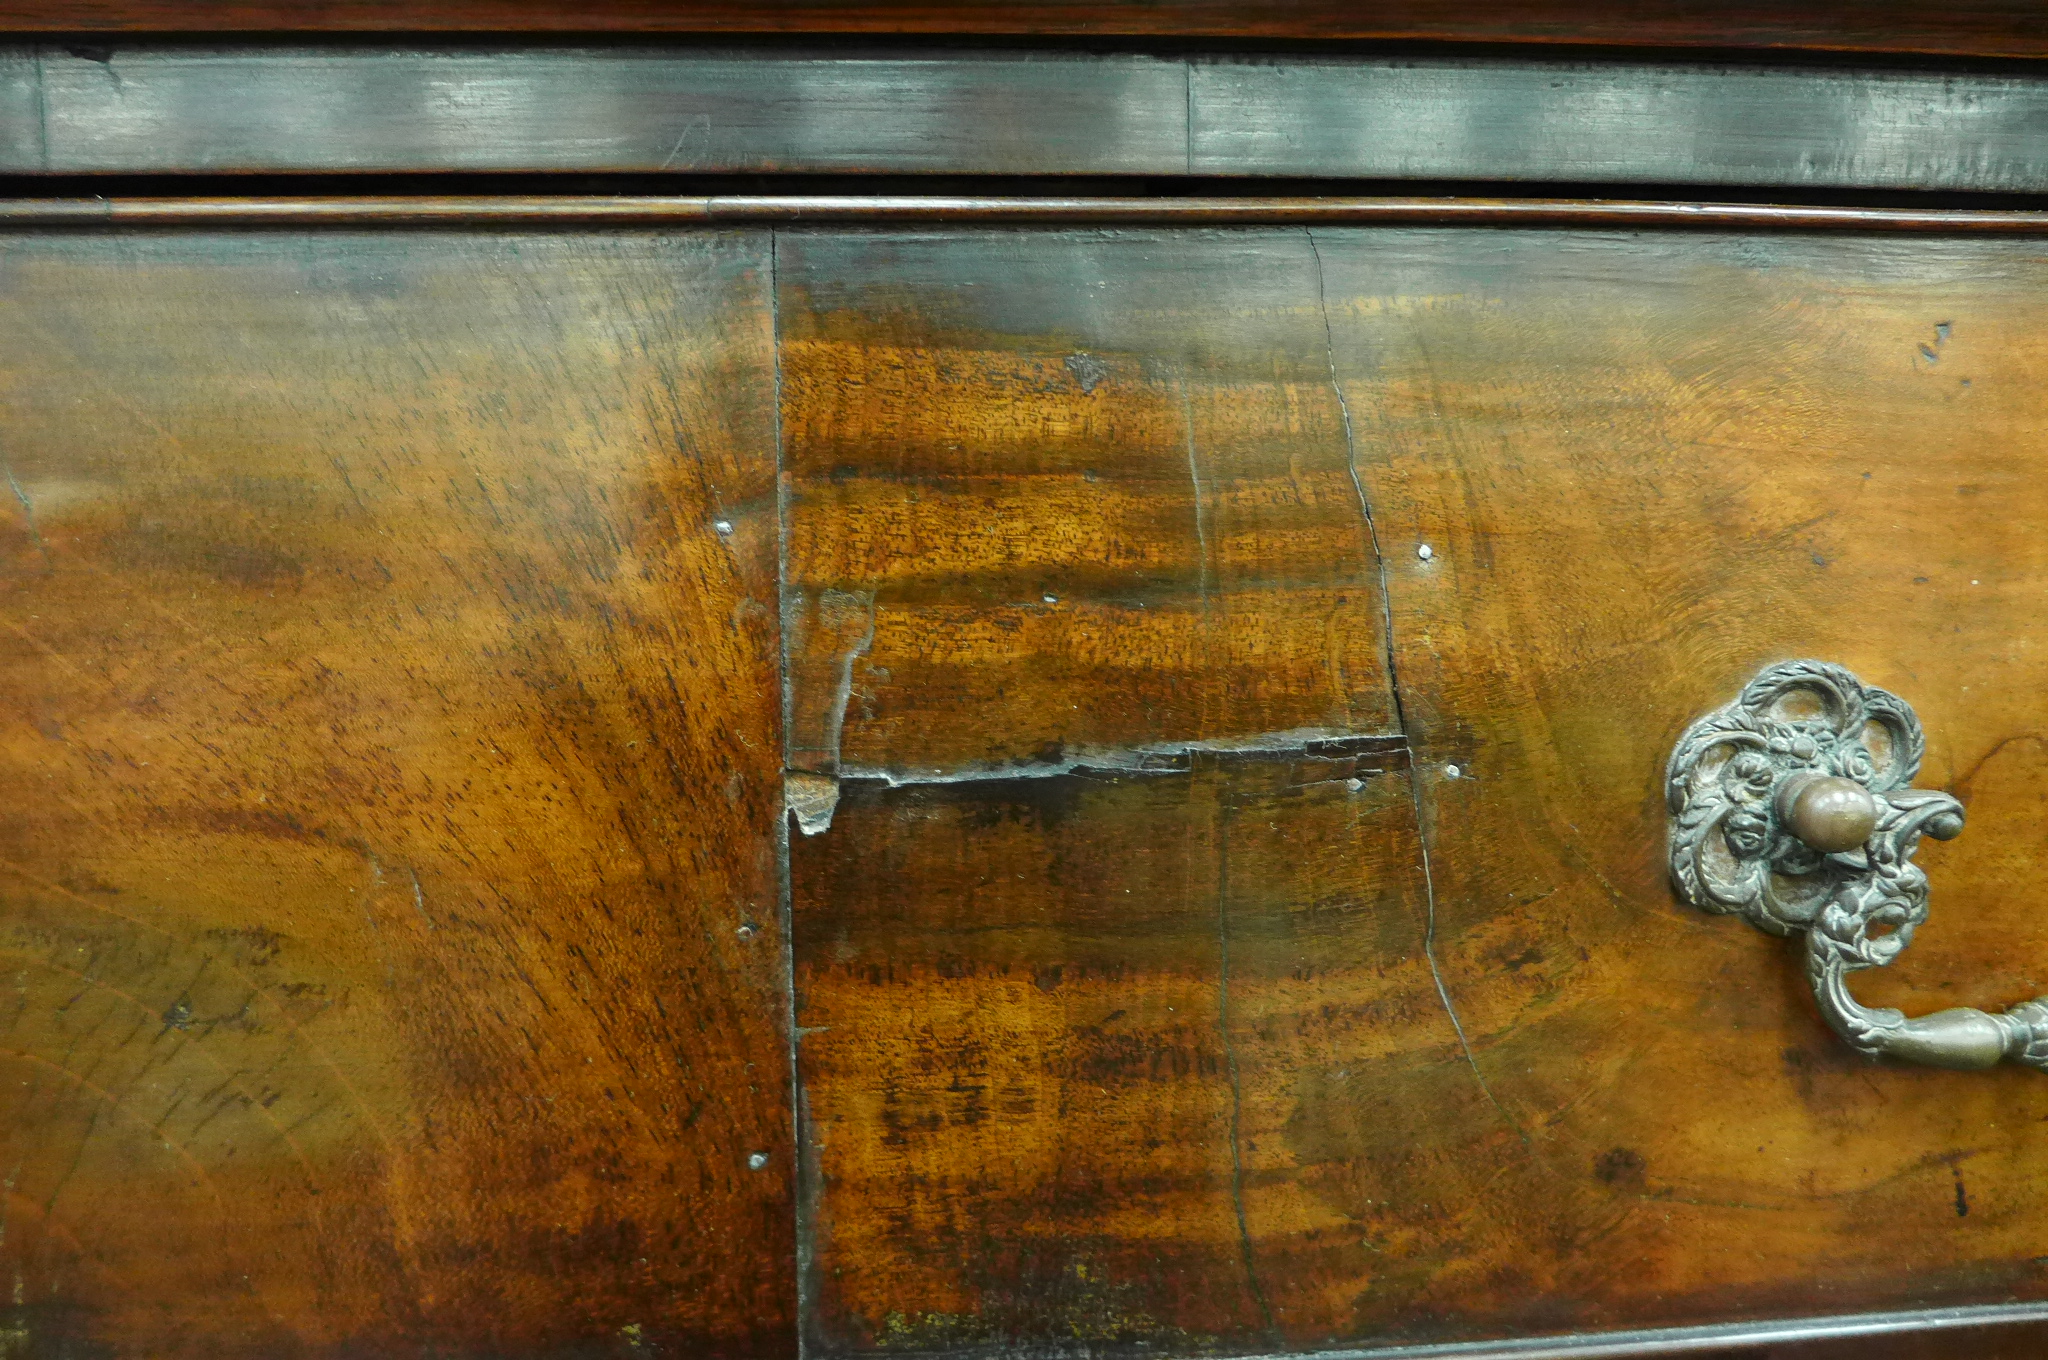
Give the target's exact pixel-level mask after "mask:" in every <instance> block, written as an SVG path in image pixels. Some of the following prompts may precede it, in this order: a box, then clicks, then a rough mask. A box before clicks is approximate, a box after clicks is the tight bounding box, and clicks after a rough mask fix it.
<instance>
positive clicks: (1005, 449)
mask: <svg viewBox="0 0 2048 1360" xmlns="http://www.w3.org/2000/svg"><path fill="white" fill-rule="evenodd" d="M1162 244H1163V243H1162V242H1160V241H1158V240H1157V239H1148V240H1124V239H1120V238H1116V237H1107V238H1093V239H1091V238H1088V237H1083V236H1075V235H1068V234H1058V235H1052V236H1048V235H1045V234H1034V235H1027V236H1016V235H1011V234H1008V233H1002V234H997V233H990V234H987V235H982V236H974V237H961V236H958V235H946V236H941V237H937V238H932V237H926V236H920V235H916V234H907V235H865V234H830V235H813V234H797V233H792V234H788V235H785V236H782V237H781V238H780V239H779V243H778V247H777V280H778V290H779V295H780V303H779V309H778V311H779V317H780V325H781V340H782V348H781V364H782V394H783V425H782V433H783V445H784V447H783V467H784V483H785V489H786V494H787V498H788V509H787V521H788V566H787V587H788V591H787V597H786V600H785V610H786V611H787V614H788V633H787V638H786V642H787V645H788V647H789V650H790V656H791V666H790V674H791V680H792V685H793V691H794V693H793V697H792V701H791V714H790V730H789V742H790V749H791V753H792V764H793V765H795V766H797V767H798V768H804V769H820V770H829V769H833V768H837V767H840V766H843V767H845V768H847V769H848V770H850V771H870V772H886V773H889V774H893V775H897V776H899V777H900V776H914V777H918V778H927V779H928V778H933V777H944V776H950V775H956V774H960V773H969V772H975V771H988V770H1001V769H1005V768H1009V767H1014V766H1019V765H1024V766H1034V767H1039V766H1047V765H1055V766H1056V765H1058V764H1059V763H1061V762H1068V761H1073V760H1077V759H1086V760H1099V759H1101V758H1103V757H1104V756H1106V755H1116V754H1117V753H1122V752H1127V751H1129V750H1130V749H1131V748H1140V747H1146V746H1152V745H1159V744H1166V745H1169V746H1171V745H1174V744H1181V745H1185V744H1188V743H1210V744H1220V745H1236V744H1247V743H1266V742H1277V743H1279V744H1283V745H1299V744H1301V742H1303V741H1306V740H1310V739H1313V738H1316V737H1322V736H1329V735H1342V736H1354V735H1362V734H1374V733H1386V732H1390V731H1393V730H1394V729H1395V718H1394V706H1393V699H1392V694H1391V691H1390V690H1389V688H1388V684H1387V675H1386V649H1385V637H1384V632H1383V629H1384V622H1385V614H1384V610H1383V608H1382V602H1381V599H1380V595H1379V581H1378V576H1377V568H1376V564H1375V562H1374V560H1373V557H1372V544H1371V538H1370V533H1369V526H1368V525H1367V523H1366V522H1365V520H1364V517H1363V515H1362V514H1361V508H1360V504H1359V499H1358V488H1357V485H1356V484H1355V483H1354V481H1353V480H1352V477H1351V470H1350V465H1349V463H1348V462H1347V461H1346V459H1345V457H1344V442H1343V422H1344V419H1345V415H1344V411H1343V409H1342V407H1341V405H1340V404H1339V403H1338V401H1337V399H1336V394H1335V393H1334V392H1333V391H1332V389H1331V387H1330V384H1329V379H1328V355H1327V353H1326V351H1325V349H1324V346H1323V345H1322V342H1321V338H1320V337H1319V336H1317V335H1315V334H1312V333H1310V332H1306V331H1304V330H1303V329H1302V328H1301V327H1300V325H1299V324H1298V319H1297V318H1296V317H1295V316H1294V314H1293V312H1292V303H1293V302H1294V300H1295V299H1297V298H1298V297H1300V296H1301V295H1302V290H1304V289H1306V288H1309V287H1311V286H1312V285H1313V280H1314V260H1313V257H1312V256H1311V254H1310V253H1309V250H1308V247H1307V243H1306V240H1305V239H1304V238H1302V237H1299V236H1296V237H1294V238H1292V245H1291V248H1289V249H1284V250H1277V251H1276V250H1275V249H1273V248H1272V245H1271V242H1270V239H1269V238H1265V237H1239V236H1235V235H1224V236H1213V237H1207V238H1199V239H1196V238H1184V239H1181V240H1177V241H1173V242H1172V243H1171V245H1170V247H1169V248H1161V247H1162ZM990 316H995V317H999V318H1001V320H1002V323H1003V324H1001V325H997V324H992V323H991V322H989V321H988V320H986V319H985V318H988V317H990Z"/></svg>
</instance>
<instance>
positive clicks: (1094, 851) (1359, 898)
mask: <svg viewBox="0 0 2048 1360" xmlns="http://www.w3.org/2000/svg"><path fill="white" fill-rule="evenodd" d="M1413 828H1414V821H1413V808H1412V803H1411V800H1410V797H1409V792H1408V783H1407V779H1406V776H1405V773H1404V772H1402V771H1401V770H1400V769H1399V768H1398V767H1397V768H1394V769H1392V770H1391V771H1389V772H1378V771H1376V770H1375V769H1374V767H1373V765H1372V764H1371V763H1370V762H1367V761H1361V760H1359V759H1358V758H1355V757H1351V758H1315V757H1306V758H1272V757H1249V758H1244V757H1240V758H1236V759H1230V758H1217V757H1213V756H1212V757H1198V758H1197V759H1196V762H1195V767H1194V768H1193V769H1192V770H1190V771H1187V772H1182V773H1164V772H1161V773H1153V774H1135V773H1131V772H1128V771H1122V772H1093V773H1080V774H1074V775H1063V776H1055V777H1037V778H1010V779H989V780H972V781H966V782H960V783H953V784H939V785H923V786H906V787H899V788H895V789H890V788H888V787H887V786H884V785H881V784H880V783H878V782H867V781H861V782H856V783H852V784H849V785H848V786H847V789H846V792H845V794H844V796H843V798H842V802H841V805H840V809H839V813H838V817H837V820H836V821H835V822H834V824H833V826H832V828H831V830H830V831H829V832H827V833H825V834H823V835H820V836H817V837H807V838H803V839H802V840H800V841H799V842H798V843H797V844H796V845H794V846H793V847H792V865H791V872H792V888H793V896H794V900H795V902H796V915H795V931H796V938H797V949H798V963H797V968H798V989H799V997H800V1002H801V1007H800V1023H801V1024H802V1025H803V1026H804V1035H805V1038H804V1040H803V1044H802V1048H801V1054H802V1057H801V1065H802V1069H803V1074H804V1079H805V1097H806V1109H807V1112H808V1115H809V1124H808V1128H809V1134H808V1140H809V1146H810V1147H811V1149H812V1152H811V1156H812V1157H813V1158H814V1159H815V1162H816V1168H817V1176H818V1182H819V1185H818V1192H817V1199H816V1201H815V1203H814V1206H813V1208H812V1212H811V1225H812V1233H813V1241H814V1253H815V1254H814V1257H813V1261H814V1266H813V1269H814V1272H815V1283H814V1288H813V1291H812V1297H813V1299H814V1307H815V1312H814V1313H813V1314H812V1316H811V1317H810V1318H809V1319H808V1326H809V1329H810V1335H811V1338H812V1343H813V1345H814V1346H815V1347H816V1348H817V1350H818V1351H819V1352H820V1353H824V1354H845V1353H851V1352H864V1351H869V1350H912V1351H921V1350H947V1349H952V1348H959V1347H970V1348H973V1349H974V1350H976V1351H977V1352H980V1353H987V1354H996V1353H1007V1348H1012V1347H1018V1346H1024V1347H1053V1346H1073V1345H1076V1344H1085V1345H1090V1346H1098V1347H1104V1348H1108V1349H1111V1350H1116V1351H1124V1350H1158V1349H1164V1350H1166V1351H1168V1352H1171V1353H1188V1352H1193V1351H1199V1350H1205V1349H1208V1348H1210V1347H1212V1346H1214V1345H1215V1344H1217V1343H1218V1342H1219V1341H1222V1342H1225V1343H1226V1344H1232V1345H1235V1346H1262V1347H1277V1346H1281V1345H1285V1344H1289V1343H1292V1342H1294V1341H1296V1340H1298V1339H1299V1338H1301V1337H1302V1336H1304V1335H1308V1334H1312V1332H1313V1329H1314V1328H1316V1327H1318V1326H1321V1325H1326V1323H1327V1320H1328V1319H1329V1318H1331V1317H1332V1316H1337V1317H1342V1316H1345V1315H1347V1314H1348V1312H1349V1310H1350V1308H1351V1306H1352V1300H1351V1296H1352V1295H1353V1294H1354V1293H1355V1292H1356V1291H1357V1290H1358V1289H1359V1288H1361V1287H1362V1286H1363V1284H1364V1282H1363V1281H1361V1280H1360V1279H1359V1278H1358V1277H1357V1276H1356V1274H1355V1273H1354V1271H1353V1269H1352V1266H1351V1263H1354V1262H1356V1261H1358V1260H1359V1259H1360V1258H1361V1257H1363V1256H1365V1255H1367V1254H1369V1253H1370V1252H1372V1251H1374V1250H1378V1249H1379V1248H1380V1247H1381V1246H1382V1245H1383V1244H1388V1243H1392V1242H1398V1241H1404V1240H1406V1239H1408V1238H1409V1237H1411V1236H1412V1235H1414V1234H1415V1233H1417V1232H1418V1231H1422V1232H1427V1222H1428V1220H1429V1218H1430V1217H1431V1214H1432V1211H1431V1210H1429V1209H1426V1208H1424V1207H1422V1206H1423V1205H1424V1204H1425V1203H1427V1202H1431V1201H1436V1200H1437V1190H1438V1187H1441V1186H1445V1185H1446V1183H1447V1182H1448V1183H1451V1184H1454V1183H1455V1182H1456V1181H1457V1179H1458V1176H1457V1173H1456V1170H1455V1168H1451V1167H1448V1166H1447V1165H1446V1164H1445V1162H1444V1159H1443V1156H1442V1154H1441V1152H1440V1151H1439V1150H1438V1149H1436V1148H1435V1147H1433V1146H1432V1145H1431V1141H1430V1140H1429V1139H1428V1137H1427V1126H1426V1124H1420V1123H1417V1122H1414V1121H1413V1120H1411V1119H1410V1118H1409V1117H1406V1116H1405V1115H1403V1114H1402V1113H1399V1112H1395V1113H1393V1115H1392V1117H1390V1118H1381V1119H1369V1120H1367V1121H1365V1122H1367V1123H1368V1124H1370V1125H1371V1126H1372V1127H1371V1130H1370V1132H1369V1133H1365V1134H1364V1141H1367V1142H1369V1143H1371V1144H1372V1145H1374V1146H1375V1147H1377V1148H1378V1149H1379V1150H1380V1152H1381V1154H1382V1155H1383V1157H1384V1158H1385V1159H1386V1161H1387V1162H1388V1163H1389V1164H1396V1165H1398V1166H1399V1167H1400V1168H1401V1171H1400V1173H1399V1174H1400V1176H1401V1179H1402V1183H1403V1184H1404V1185H1405V1186H1407V1187H1408V1188H1409V1189H1411V1190H1413V1191H1414V1192H1415V1193H1414V1195H1413V1197H1412V1199H1410V1200H1409V1201H1407V1202H1405V1203H1399V1204H1397V1203H1393V1202H1389V1203H1388V1204H1387V1205H1386V1206H1385V1208H1384V1209H1383V1210H1382V1211H1380V1212H1377V1213H1372V1214H1367V1215H1357V1214H1350V1213H1346V1212H1344V1211H1342V1210H1341V1209H1339V1208H1337V1207H1336V1205H1337V1203H1338V1202H1341V1201H1342V1200H1343V1199H1345V1198H1346V1196H1347V1194H1348V1192H1349V1190H1350V1189H1351V1187H1352V1186H1353V1185H1354V1184H1355V1182H1356V1180H1357V1178H1358V1177H1359V1176H1360V1175H1361V1174H1363V1170H1364V1169H1363V1166H1362V1164H1361V1162H1360V1161H1359V1160H1358V1159H1357V1158H1356V1157H1355V1155H1354V1154H1355V1152H1356V1146H1355V1145H1356V1143H1357V1142H1358V1141H1359V1139H1358V1138H1355V1137H1353V1138H1347V1137H1346V1136H1345V1135H1347V1134H1356V1133H1359V1132H1360V1130H1358V1129H1357V1127H1356V1125H1357V1122H1358V1115H1357V1114H1356V1112H1355V1108H1354V1107H1355V1104H1356V1102H1358V1101H1359V1100H1360V1099H1365V1100H1368V1101H1369V1100H1370V1099H1371V1098H1372V1095H1373V1094H1374V1088H1375V1085H1376V1083H1377V1082H1378V1081H1379V1080H1380V1079H1381V1078H1379V1077H1376V1076H1375V1073H1376V1071H1378V1070H1380V1069H1382V1068H1383V1067H1386V1066H1387V1065H1388V1055H1389V1054H1390V1053H1393V1052H1396V1051H1399V1052H1400V1055H1401V1056H1399V1057H1395V1058H1393V1059H1392V1062H1391V1066H1392V1067H1394V1068H1400V1069H1412V1068H1413V1067H1416V1066H1421V1067H1428V1066H1431V1065H1435V1064H1439V1063H1443V1062H1447V1061H1448V1062H1452V1063H1456V1062H1459V1061H1461V1059H1459V1058H1457V1057H1456V1056H1455V1055H1456V1052H1457V1039H1456V1035H1455V1034H1454V1033H1453V1031H1452V1030H1451V1027H1450V1025H1449V1023H1448V1021H1447V1019H1446V1017H1445V1014H1444V1012H1443V1010H1442V1008H1441V1006H1440V1005H1439V1004H1438V1001H1437V997H1436V994H1435V991H1434V989H1433V984H1432V982H1431V978H1430V973H1429V968H1428V964H1427V960H1426V959H1425V958H1424V956H1423V952H1422V938H1423V934H1424V931H1425V929H1426V920H1425V910H1424V903H1423V898H1422V894H1421V892H1420V891H1419V885H1420V878H1419V875H1418V874H1417V872H1416V858H1415V853H1416V846H1415V839H1414V830H1413ZM1417 1113H1419V1112H1417ZM1470 1117H1471V1116H1469V1115H1468V1118H1470ZM1333 1121H1334V1122H1335V1123H1336V1124H1337V1125H1338V1126H1339V1128H1338V1129H1337V1130H1333V1129H1331V1128H1330V1127H1328V1125H1329V1124H1330V1123H1331V1122H1333ZM1318 1261H1337V1262H1342V1263H1345V1265H1344V1268H1343V1269H1341V1270H1339V1271H1336V1272H1331V1271H1326V1270H1317V1269H1313V1268H1311V1269H1303V1266H1304V1265H1308V1264H1311V1263H1314V1262H1318ZM1380 1284H1381V1287H1382V1288H1391V1289H1395V1290H1399V1289H1402V1288H1403V1287H1404V1286H1403V1284H1402V1283H1401V1282H1398V1281H1382V1282H1380Z"/></svg>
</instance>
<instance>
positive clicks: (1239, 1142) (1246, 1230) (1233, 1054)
mask: <svg viewBox="0 0 2048 1360" xmlns="http://www.w3.org/2000/svg"><path fill="white" fill-rule="evenodd" d="M1230 814H1231V802H1230V800H1229V799H1228V798H1225V799H1224V800H1223V801H1222V805H1221V807H1220V809H1219V810H1218V813H1217V817H1216V1029H1217V1032H1218V1033H1219V1034H1221V1035H1222V1038H1223V1065H1224V1070H1225V1072H1226V1073H1227V1074H1228V1076H1229V1078H1230V1207H1231V1209H1232V1210H1233V1211H1234V1212H1235V1213H1236V1215H1237V1249H1238V1253H1239V1255H1241V1256H1242V1257H1243V1258H1244V1278H1245V1284H1246V1286H1247V1287H1248V1288H1249V1289H1250V1290H1251V1294H1252V1299H1253V1301H1254V1302H1255V1303H1257V1304H1258V1306H1259V1316H1260V1318H1261V1319H1263V1320H1264V1323H1265V1328H1266V1334H1267V1336H1268V1338H1269V1339H1270V1340H1271V1341H1272V1343H1273V1344H1274V1345H1276V1346H1277V1345H1279V1344H1280V1331H1279V1328H1278V1327H1277V1326H1275V1325H1274V1322H1273V1306H1272V1304H1271V1303H1270V1302H1268V1301H1267V1299H1266V1288H1265V1286H1264V1285H1263V1284H1261V1283H1260V1282H1259V1268H1258V1263H1257V1260H1256V1258H1255V1257H1254V1255H1253V1252H1252V1230H1251V1223H1250V1221H1249V1220H1248V1219H1247V1218H1246V1217H1245V1212H1244V1151H1243V1148H1244V1140H1243V1135H1242V1133H1241V1129H1240V1126H1241V1125H1242V1123H1243V1117H1244V1086H1243V1082H1242V1081H1241V1079H1240V1078H1239V1075H1238V1067H1237V1041H1236V1040H1235V1039H1233V1038H1232V1037H1231V1034H1230Z"/></svg>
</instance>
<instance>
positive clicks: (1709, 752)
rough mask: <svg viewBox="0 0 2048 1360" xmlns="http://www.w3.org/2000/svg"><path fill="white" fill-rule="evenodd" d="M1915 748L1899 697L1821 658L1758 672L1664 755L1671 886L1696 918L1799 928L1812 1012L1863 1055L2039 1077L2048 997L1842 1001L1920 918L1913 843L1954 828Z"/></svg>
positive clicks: (1948, 802) (1922, 880)
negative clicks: (1911, 1012) (1935, 1006)
mask: <svg viewBox="0 0 2048 1360" xmlns="http://www.w3.org/2000/svg"><path fill="white" fill-rule="evenodd" d="M1925 751H1926V739H1925V738H1924V737H1923V736H1922V735H1921V731H1920V720H1919V718H1918V717H1917V716H1915V714H1914V712H1913V709H1912V707H1911V705H1909V704H1907V703H1906V701H1905V700H1903V699H1901V698H1899V697H1898V696H1897V695H1895V694H1891V693H1888V692H1887V691H1885V690H1881V689H1877V688H1875V687H1873V686H1868V685H1865V684H1863V683H1862V682H1861V681H1860V680H1858V679H1857V678H1856V677H1855V676H1853V675H1851V674H1850V673H1849V672H1848V671H1846V670H1844V669H1843V668H1842V667H1840V666H1835V665H1830V664H1829V663H1827V662H1824V661H1787V662H1783V663H1781V664H1779V665H1775V666H1770V667H1767V668H1766V669H1765V670H1764V671H1763V672H1762V673H1761V674H1759V675H1758V676H1757V677H1756V679H1754V680H1752V681H1750V682H1749V684H1748V685H1747V686H1745V687H1744V688H1743V691H1742V693H1741V694H1740V695H1738V696H1736V698H1735V701H1734V702H1733V703H1730V704H1728V705H1726V706H1725V707H1722V708H1719V709H1716V710H1715V711H1714V712H1712V713H1709V714H1708V715H1707V716H1705V717H1703V718H1701V719H1699V720H1698V721H1696V722H1694V723H1693V724H1692V725H1691V726H1690V727H1688V728H1686V730H1685V734H1684V735H1683V736H1682V737H1680V738H1679V740H1678V745H1677V747H1676V748H1675V749H1674V750H1673V751H1672V753H1671V763H1670V765H1669V766H1668V767H1667V770H1666V775H1665V790H1666V794H1667V799H1668V802H1669V807H1670V814H1671V817H1670V830H1671V877H1672V882H1673V883H1674V884H1676V886H1677V889H1678V894H1679V896H1680V897H1682V898H1684V899H1685V900H1686V901H1687V902H1689V903H1691V904H1692V905H1693V906H1695V907H1698V908H1700V909H1701V910H1702V911H1710V912H1716V913H1727V914H1733V915H1739V916H1741V917H1743V919H1745V920H1747V921H1748V922H1749V923H1750V924H1751V925H1753V926H1756V927H1758V928H1759V929H1762V930H1767V931H1769V932H1771V933H1772V934H1774V935H1796V934H1802V933H1803V934H1804V935H1805V936H1806V974H1807V979H1808V980H1809V981H1810V982H1811V983H1812V984H1813V994H1814V997H1815V999H1816V1000H1817V1001H1818V1002H1819V1003H1820V1011H1821V1015H1822V1017H1823V1018H1824V1019H1826V1021H1827V1022H1828V1024H1829V1026H1830V1027H1831V1028H1833V1030H1834V1031H1835V1033H1837V1034H1839V1035H1841V1036H1842V1037H1843V1038H1844V1039H1846V1040H1848V1041H1849V1043H1850V1044H1851V1045H1852V1046H1853V1047H1855V1048H1856V1049H1858V1050H1860V1051H1861V1052H1864V1053H1869V1054H1880V1053H1884V1054H1889V1055H1891V1056H1892V1057H1895V1058H1902V1059H1905V1060H1907V1061H1909V1062H1918V1063H1926V1064H1929V1065H1931V1066H1934V1067H1952V1068H1960V1069H1974V1068H1982V1067H1990V1066H1992V1065H1994V1064H1996V1063H1997V1062H1999V1061H2000V1060H2003V1059H2009V1060H2011V1061H2013V1062H2018V1063H2024V1064H2025V1065H2027V1066H2028V1067H2034V1068H2039V1069H2041V1070H2043V1071H2048V998H2042V999H2038V1000H2034V1001H2027V1002H2023V1003H2021V1004H2020V1005H2017V1006H2014V1007H2012V1008H2011V1009H2010V1010H2007V1011H2004V1012H2001V1013H1998V1014H1990V1013H1987V1012H1985V1011H1979V1010H1969V1009H1957V1010H1947V1011H1939V1012H1936V1013H1935V1014H1933V1015H1926V1016H1920V1017H1917V1018H1911V1019H1909V1018H1908V1017H1907V1016H1906V1015H1905V1014H1904V1013H1902V1012H1900V1011H1896V1010H1891V1009H1889V1008H1871V1007H1866V1006H1863V1005H1860V1004H1859V1003H1858V1002H1857V1000H1856V998H1855V997H1853V996H1851V995H1850V994H1849V987H1848V976H1849V974H1851V973H1853V972H1857V971H1859V970H1861V969H1864V968H1881V967H1883V966H1884V965H1886V964H1888V963H1890V962H1891V961H1892V960H1893V959H1895V958H1897V957H1898V956H1899V954H1900V952H1901V951H1903V950H1904V949H1905V947H1906V946H1907V945H1909V944H1911V943H1912V941H1913V931H1914V930H1915V928H1917V927H1918V926H1919V925H1920V923H1921V922H1923V921H1925V920H1926V919H1927V875H1926V873H1925V872H1924V871H1922V870H1921V868H1920V866H1919V865H1917V864H1915V863H1913V853H1914V852H1915V851H1916V850H1918V849H1919V848H1920V838H1921V837H1922V836H1932V837H1934V838H1935V839H1936V840H1949V839H1951V838H1952V837H1954V836H1957V835H1959V834H1961V832H1962V829H1963V807H1962V804H1960V803H1958V802H1957V801H1956V800H1955V799H1953V798H1951V797H1950V796H1949V795H1947V794H1945V793H1940V792H1937V791H1935V790H1932V789H1916V788H1912V787H1910V785H1911V784H1912V782H1913V777H1914V776H1915V775H1916V774H1918V773H1919V772H1920V759H1921V756H1922V755H1923V754H1924V753H1925Z"/></svg>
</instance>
